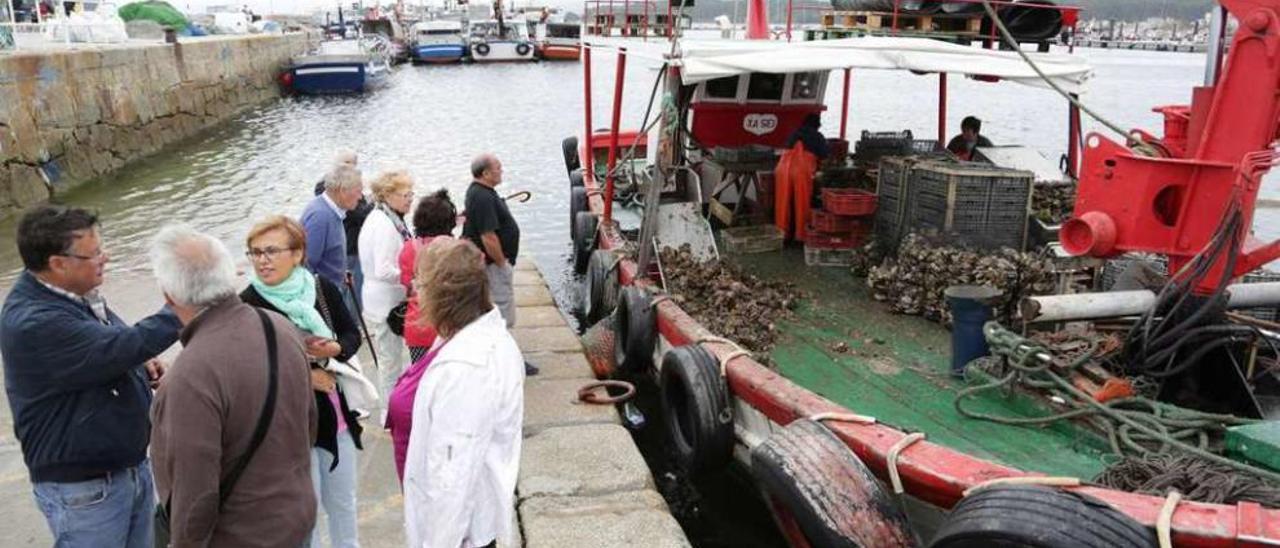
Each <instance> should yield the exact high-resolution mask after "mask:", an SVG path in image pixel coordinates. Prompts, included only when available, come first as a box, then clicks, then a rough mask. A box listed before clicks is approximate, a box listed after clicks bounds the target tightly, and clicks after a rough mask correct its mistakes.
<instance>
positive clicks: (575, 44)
mask: <svg viewBox="0 0 1280 548" xmlns="http://www.w3.org/2000/svg"><path fill="white" fill-rule="evenodd" d="M545 28H546V31H545V35H544V36H543V37H541V39H540V40H539V41H538V55H539V56H540V57H542V58H543V59H548V60H554V61H577V60H578V59H580V58H581V57H582V24H581V23H547V24H546V25H545Z"/></svg>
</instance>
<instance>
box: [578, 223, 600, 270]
mask: <svg viewBox="0 0 1280 548" xmlns="http://www.w3.org/2000/svg"><path fill="white" fill-rule="evenodd" d="M573 227H574V230H573V271H574V272H576V273H578V274H583V273H585V272H586V271H587V261H588V260H589V259H590V258H591V251H592V250H594V249H595V248H596V216H595V215H592V214H591V212H590V211H579V212H578V215H577V216H576V217H574V218H573Z"/></svg>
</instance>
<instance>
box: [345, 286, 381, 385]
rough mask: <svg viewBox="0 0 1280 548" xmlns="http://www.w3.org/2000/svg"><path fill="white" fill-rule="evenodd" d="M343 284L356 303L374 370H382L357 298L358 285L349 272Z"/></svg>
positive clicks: (357, 314)
mask: <svg viewBox="0 0 1280 548" xmlns="http://www.w3.org/2000/svg"><path fill="white" fill-rule="evenodd" d="M343 282H344V283H346V285H347V291H349V292H351V302H353V303H356V319H358V320H360V331H362V332H364V342H365V344H368V345H369V355H370V356H372V357H373V368H374V369H380V368H381V367H380V366H379V365H378V349H376V348H374V347H373V336H371V335H369V326H367V325H365V324H364V310H361V309H360V299H357V298H356V284H355V281H354V280H353V279H352V276H351V273H350V272H347V276H346V277H345V278H344V279H343Z"/></svg>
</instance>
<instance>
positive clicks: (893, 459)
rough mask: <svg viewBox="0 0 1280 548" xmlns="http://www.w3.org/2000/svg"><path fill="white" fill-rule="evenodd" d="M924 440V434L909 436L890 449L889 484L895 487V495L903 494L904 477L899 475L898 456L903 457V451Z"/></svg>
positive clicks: (917, 433) (918, 433)
mask: <svg viewBox="0 0 1280 548" xmlns="http://www.w3.org/2000/svg"><path fill="white" fill-rule="evenodd" d="M922 439H924V432H916V433H914V434H907V435H906V436H903V437H902V439H900V440H898V443H895V444H893V447H890V448H889V458H888V459H887V460H888V461H889V462H888V466H889V483H890V484H891V485H893V493H894V494H895V495H901V494H902V493H903V489H902V476H900V475H898V455H901V454H902V451H903V450H905V449H906V448H908V447H910V446H911V444H913V443H915V442H918V441H920V440H922Z"/></svg>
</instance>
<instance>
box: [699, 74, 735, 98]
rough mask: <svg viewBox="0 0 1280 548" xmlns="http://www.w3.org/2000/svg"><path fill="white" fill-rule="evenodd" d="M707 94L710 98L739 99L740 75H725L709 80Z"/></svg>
mask: <svg viewBox="0 0 1280 548" xmlns="http://www.w3.org/2000/svg"><path fill="white" fill-rule="evenodd" d="M706 95H707V98H708V99H730V100H732V99H737V98H738V77H737V76H725V77H724V78H716V79H714V80H707V83H706Z"/></svg>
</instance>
